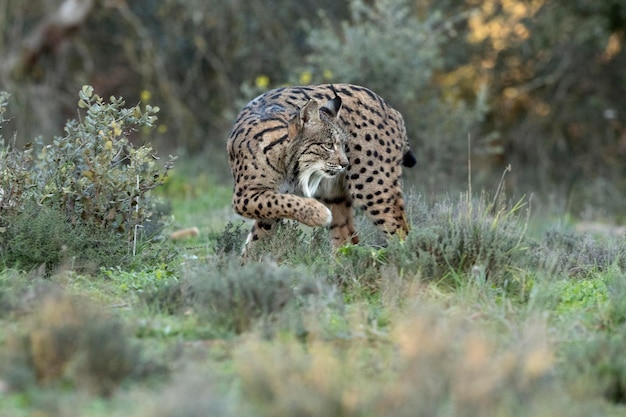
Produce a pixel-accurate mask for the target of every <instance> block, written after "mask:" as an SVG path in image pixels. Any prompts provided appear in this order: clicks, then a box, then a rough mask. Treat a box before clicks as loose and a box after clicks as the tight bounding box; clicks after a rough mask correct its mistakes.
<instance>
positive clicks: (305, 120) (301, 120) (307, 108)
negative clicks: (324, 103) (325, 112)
mask: <svg viewBox="0 0 626 417" xmlns="http://www.w3.org/2000/svg"><path fill="white" fill-rule="evenodd" d="M320 121H321V119H320V109H319V106H318V104H317V101H315V100H313V99H311V100H309V101H308V103H306V104H305V105H304V106H303V107H302V108H301V109H300V112H299V113H298V114H296V115H295V116H293V117H292V118H291V120H289V124H288V127H287V132H288V134H289V137H295V136H297V135H298V133H300V132H301V131H302V129H303V128H304V126H305V125H308V124H311V123H318V122H320Z"/></svg>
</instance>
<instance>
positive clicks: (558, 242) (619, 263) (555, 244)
mask: <svg viewBox="0 0 626 417" xmlns="http://www.w3.org/2000/svg"><path fill="white" fill-rule="evenodd" d="M533 256H534V258H536V261H535V262H536V263H537V266H539V267H540V268H541V269H544V270H546V271H547V272H549V273H551V274H565V275H567V276H570V277H576V278H585V277H589V276H591V275H592V274H593V273H595V272H600V271H607V270H608V269H609V268H610V267H612V266H616V267H618V268H620V269H626V246H624V244H623V243H622V242H621V239H618V240H611V239H608V238H606V239H595V238H593V237H592V236H590V235H587V234H578V233H574V232H567V231H561V230H556V229H554V230H549V231H548V232H546V234H545V236H544V237H543V239H542V240H541V242H539V244H538V245H536V246H535V247H534V248H533Z"/></svg>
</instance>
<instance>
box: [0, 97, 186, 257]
mask: <svg viewBox="0 0 626 417" xmlns="http://www.w3.org/2000/svg"><path fill="white" fill-rule="evenodd" d="M79 97H80V100H79V102H78V106H79V107H80V108H84V109H86V112H85V114H84V116H82V117H81V119H80V120H70V121H68V122H67V124H66V126H65V136H63V137H56V138H55V139H53V140H52V142H51V143H50V144H47V145H46V144H44V143H43V141H41V140H38V142H37V146H36V147H33V146H32V145H28V146H27V147H25V148H24V149H15V148H13V149H10V147H8V146H5V147H3V149H2V151H1V153H0V162H1V164H0V235H2V237H3V239H2V240H1V241H0V251H1V253H2V255H3V258H4V259H3V260H4V262H5V264H7V265H19V267H21V268H31V267H33V266H35V265H37V264H39V263H41V262H49V263H51V264H53V265H54V264H57V263H58V262H59V260H60V259H61V257H62V256H61V252H62V251H67V250H68V249H73V248H75V247H82V248H85V249H86V252H85V251H82V250H80V251H78V250H77V251H71V250H70V251H69V252H67V255H68V256H70V257H72V256H73V257H79V258H81V259H82V260H86V261H89V262H94V263H95V264H96V265H103V264H104V265H111V266H112V265H119V264H125V263H127V262H128V261H129V260H130V256H128V255H130V254H131V253H132V254H134V253H136V250H137V247H138V246H137V245H138V244H139V248H141V242H143V241H147V240H150V239H151V238H153V237H155V236H158V235H159V233H160V232H161V230H162V228H163V226H164V221H163V218H162V217H160V215H159V214H160V213H159V207H158V205H157V202H156V200H154V199H152V198H151V197H150V196H149V195H148V192H149V191H150V190H152V189H154V188H156V187H158V186H159V185H161V184H162V183H163V181H164V179H165V176H166V175H167V172H168V171H169V170H170V168H171V167H172V163H173V160H174V158H172V157H170V159H169V161H167V162H166V163H165V164H160V163H158V162H157V159H158V158H156V156H155V155H154V151H153V150H152V148H151V147H149V146H139V147H136V146H135V145H133V143H132V142H131V141H130V137H131V136H132V135H133V132H135V131H137V130H138V129H140V128H144V127H151V126H152V125H153V124H154V121H155V120H156V116H155V114H156V113H157V112H158V110H159V109H158V108H156V107H151V106H146V108H145V110H142V109H140V108H139V106H135V107H131V108H125V107H124V101H123V100H122V99H121V98H115V97H111V98H110V100H109V101H108V102H106V101H105V100H103V99H102V98H101V97H100V96H98V95H97V94H94V92H93V88H92V87H89V86H85V87H83V88H82V90H81V91H80V93H79ZM24 208H26V213H22V211H23V209H24ZM40 210H41V213H39V212H38V211H40ZM31 220H32V221H33V225H32V226H29V224H28V223H29V221H31ZM90 236H94V238H90ZM31 239H32V242H31V241H30V240H31ZM16 244H18V245H17V246H19V247H23V248H24V250H20V251H17V252H16V251H15V250H13V249H12V248H13V247H14V246H15V245H16ZM29 247H30V248H35V249H34V250H36V251H37V250H38V249H36V248H37V247H41V250H38V251H39V252H41V255H43V256H37V255H35V256H27V254H26V253H25V251H27V248H29ZM115 247H116V248H117V250H115V249H114V248H115ZM90 248H91V249H92V250H90ZM100 253H105V254H107V255H109V256H102V257H101V256H99V255H98V254H100ZM93 256H95V258H93ZM85 258H87V259H85ZM89 258H92V259H89Z"/></svg>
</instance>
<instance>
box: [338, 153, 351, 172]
mask: <svg viewBox="0 0 626 417" xmlns="http://www.w3.org/2000/svg"><path fill="white" fill-rule="evenodd" d="M339 165H341V169H342V170H345V169H346V168H348V165H350V162H349V161H348V157H347V156H346V155H345V154H343V155H341V157H340V158H339Z"/></svg>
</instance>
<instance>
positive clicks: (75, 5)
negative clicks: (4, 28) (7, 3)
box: [8, 0, 96, 78]
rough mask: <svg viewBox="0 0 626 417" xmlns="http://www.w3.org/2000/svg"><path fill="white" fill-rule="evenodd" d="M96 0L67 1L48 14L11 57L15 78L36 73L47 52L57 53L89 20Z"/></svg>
mask: <svg viewBox="0 0 626 417" xmlns="http://www.w3.org/2000/svg"><path fill="white" fill-rule="evenodd" d="M95 4H96V2H95V0H65V1H64V2H63V3H61V5H60V6H59V7H58V8H57V9H56V10H55V11H54V13H52V14H50V15H48V16H46V17H44V18H43V19H42V20H41V22H40V23H39V24H38V25H36V26H35V28H34V29H33V30H32V31H31V32H30V34H29V35H28V36H27V37H26V38H25V39H24V41H23V42H22V45H21V48H20V50H19V52H18V54H19V55H18V56H16V57H13V58H12V59H11V58H10V59H9V62H10V67H9V68H8V70H9V73H10V74H11V75H13V76H14V77H15V78H22V77H23V76H27V75H33V74H34V73H35V72H36V70H37V69H38V62H39V59H40V58H41V57H42V56H43V55H47V54H55V53H56V52H57V51H58V50H59V48H60V47H61V46H62V45H63V43H64V42H66V41H67V40H68V39H69V38H71V37H72V36H73V35H74V34H75V33H76V32H77V31H78V30H79V29H80V28H81V27H82V26H83V25H84V24H85V22H86V21H87V19H88V17H89V15H90V14H91V12H92V11H93V10H94V7H95Z"/></svg>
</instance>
